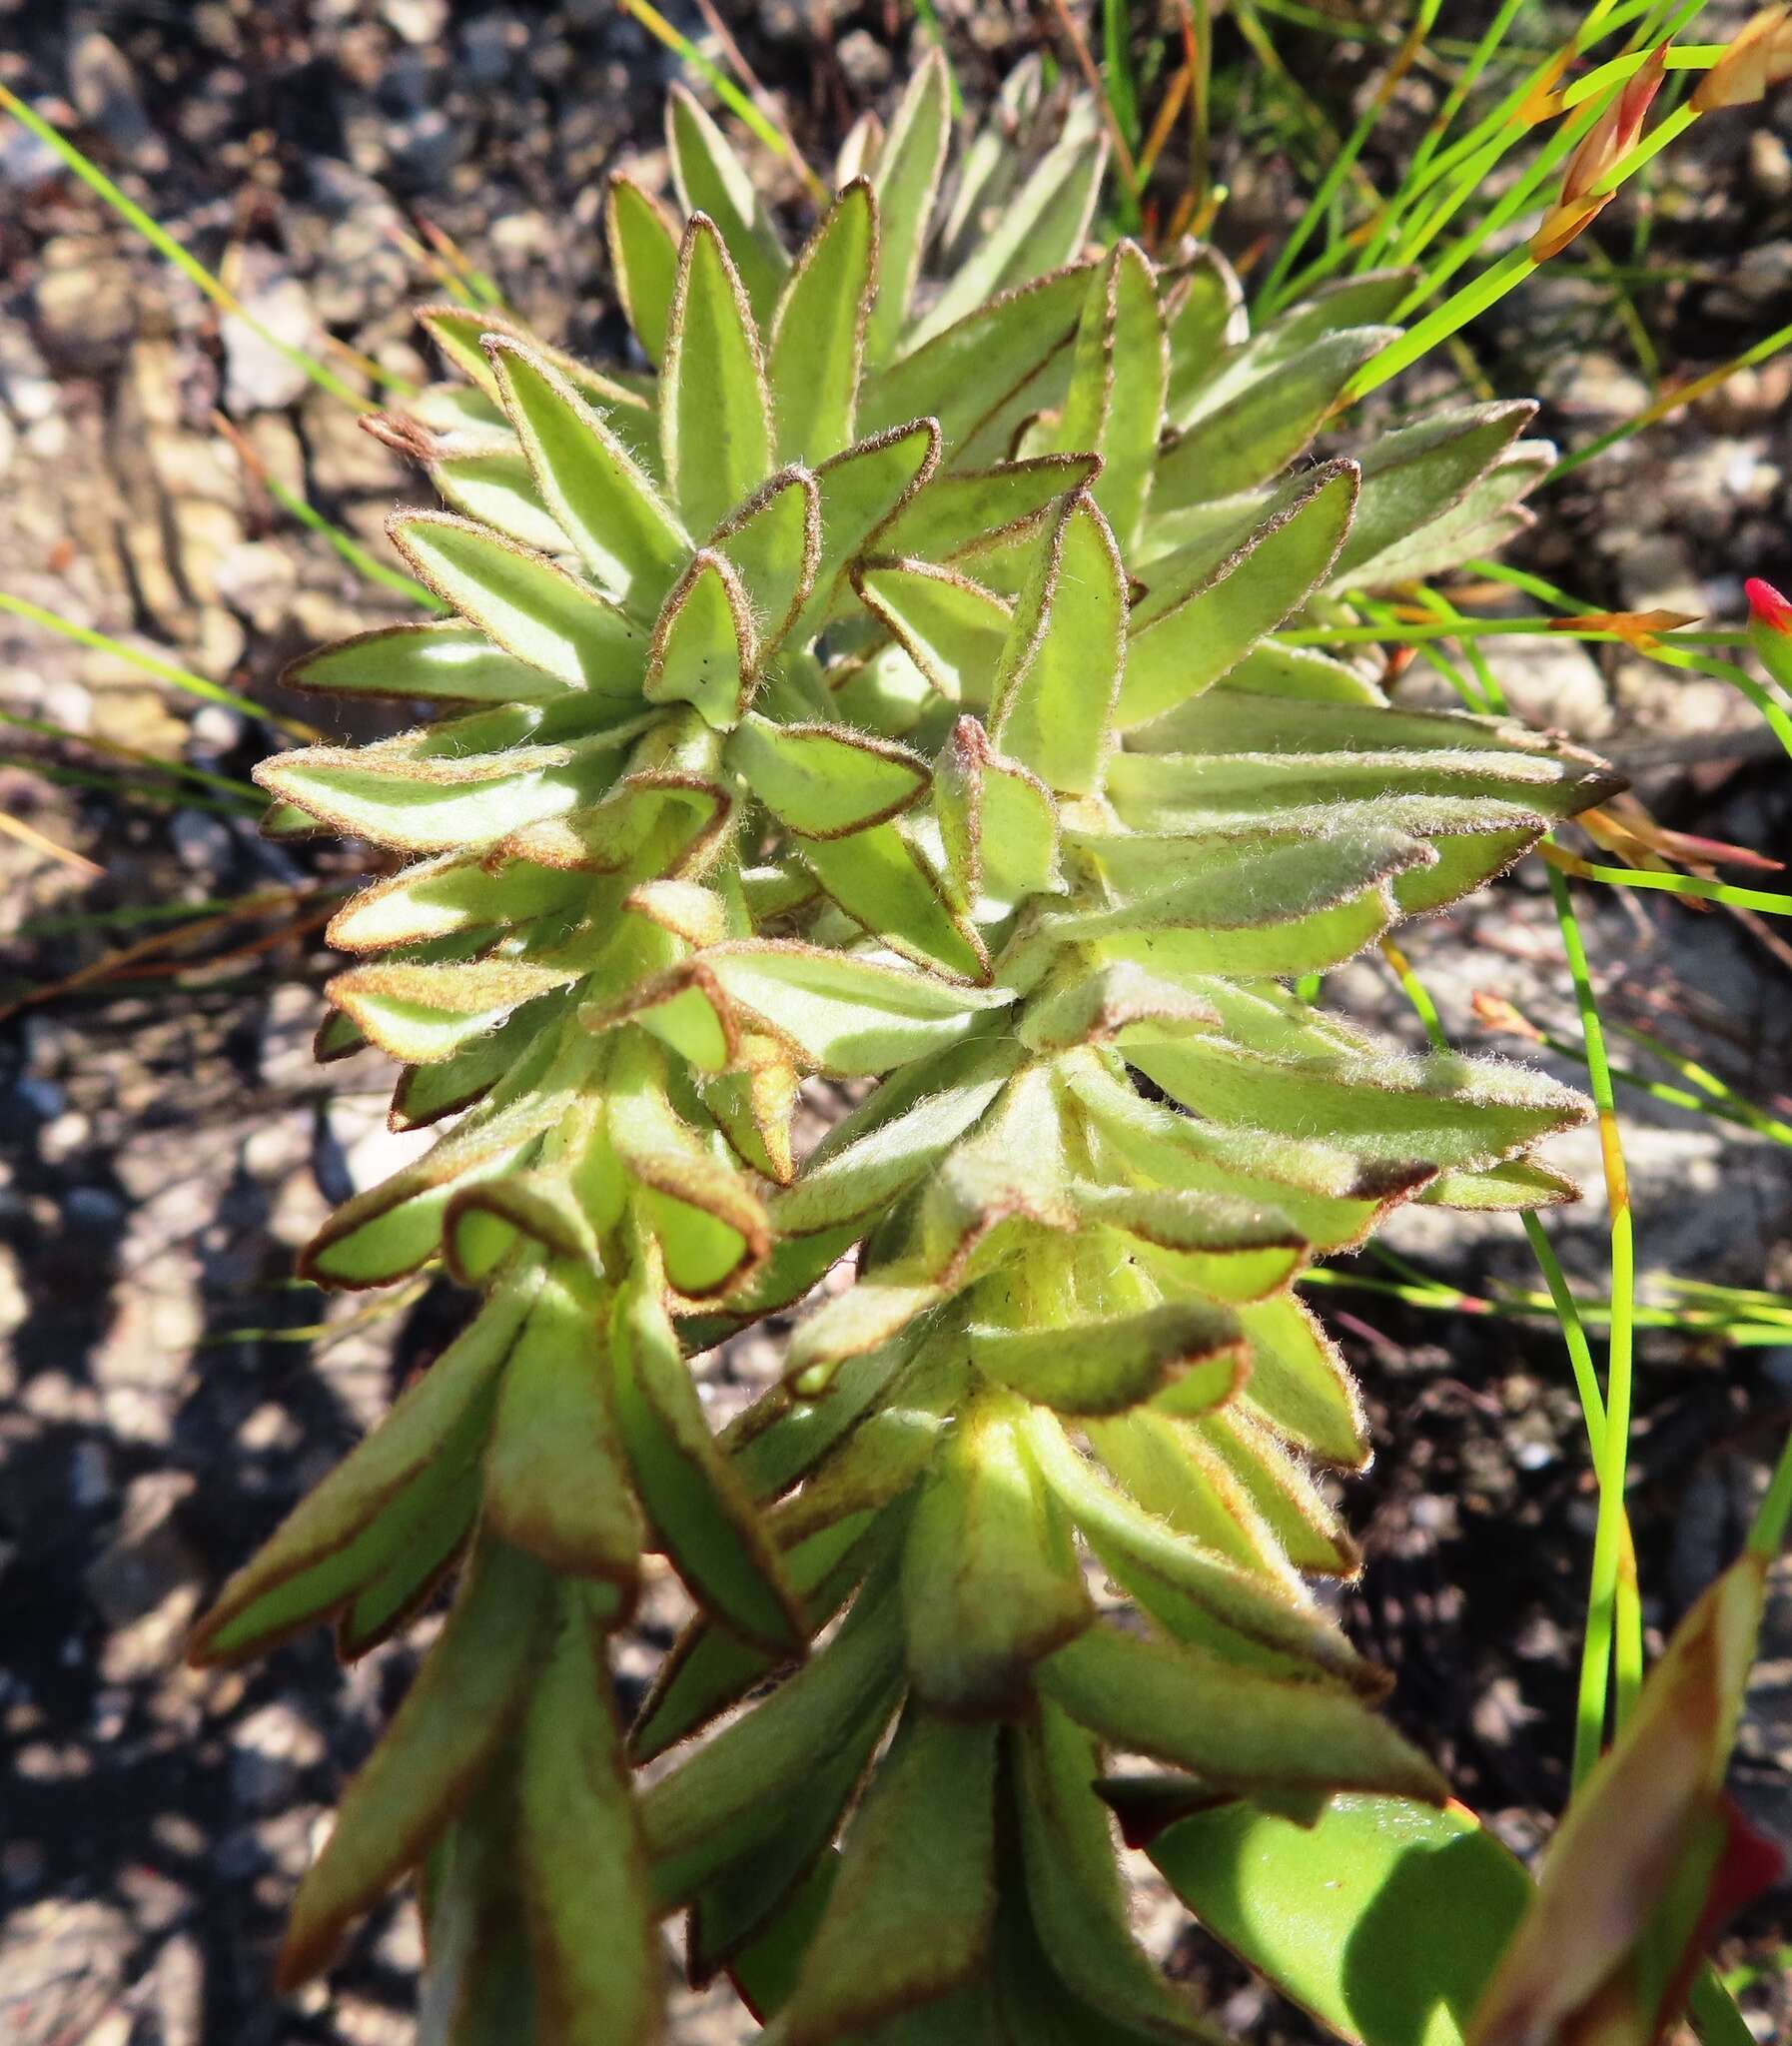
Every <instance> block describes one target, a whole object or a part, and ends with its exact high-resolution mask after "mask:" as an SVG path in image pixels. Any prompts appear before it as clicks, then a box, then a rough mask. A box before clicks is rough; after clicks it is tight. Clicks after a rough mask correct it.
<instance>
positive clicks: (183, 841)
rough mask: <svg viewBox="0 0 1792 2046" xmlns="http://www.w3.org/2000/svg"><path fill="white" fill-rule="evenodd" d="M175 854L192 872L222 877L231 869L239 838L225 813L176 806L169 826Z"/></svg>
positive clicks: (205, 875)
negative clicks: (226, 821)
mask: <svg viewBox="0 0 1792 2046" xmlns="http://www.w3.org/2000/svg"><path fill="white" fill-rule="evenodd" d="M168 836H169V838H170V840H171V841H172V842H173V845H174V851H175V857H176V858H177V859H178V860H179V861H180V863H181V865H182V866H184V867H185V868H186V869H187V871H188V872H189V873H190V874H199V875H202V876H203V877H204V878H205V879H206V880H208V881H221V880H223V879H224V877H225V875H226V874H227V873H228V871H229V869H230V866H231V862H232V858H233V855H234V853H235V850H236V840H235V839H234V838H233V837H232V836H231V829H230V826H229V825H228V824H227V823H225V821H224V819H223V818H222V817H215V816H213V815H212V814H211V812H210V811H209V810H176V811H175V813H174V818H173V820H172V822H171V823H170V824H169V827H168Z"/></svg>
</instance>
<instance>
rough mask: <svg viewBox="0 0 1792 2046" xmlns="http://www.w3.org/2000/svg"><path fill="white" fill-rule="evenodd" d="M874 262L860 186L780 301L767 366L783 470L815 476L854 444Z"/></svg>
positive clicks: (831, 217) (865, 188) (809, 249)
mask: <svg viewBox="0 0 1792 2046" xmlns="http://www.w3.org/2000/svg"><path fill="white" fill-rule="evenodd" d="M877 260H878V219H877V204H876V201H875V200H874V199H873V198H872V194H871V187H870V185H869V183H867V182H866V181H865V180H864V179H862V178H861V179H858V180H855V182H854V183H852V184H851V185H849V186H847V188H846V190H845V191H844V192H842V193H841V194H840V196H839V198H838V199H836V200H835V201H834V204H833V206H832V208H831V209H830V210H829V212H828V214H827V217H826V218H825V219H824V220H823V221H822V223H821V225H820V226H819V227H818V228H817V229H816V230H815V233H814V235H813V236H812V237H811V238H810V240H809V242H808V244H807V245H806V246H805V248H804V249H803V252H802V254H801V255H800V256H799V257H798V258H797V261H796V267H795V269H793V270H792V271H791V273H790V276H789V278H788V279H787V280H786V282H785V285H784V288H783V291H782V292H781V294H780V295H779V298H778V305H777V312H776V314H775V315H774V317H773V320H772V324H771V337H770V340H769V342H768V344H767V349H766V366H767V376H768V379H769V382H770V386H771V402H772V415H773V418H774V419H775V421H776V423H777V452H778V459H779V460H780V461H782V462H801V463H806V464H808V465H809V466H810V467H811V468H813V467H814V466H815V465H816V464H818V463H822V462H825V461H826V460H827V459H828V457H829V456H830V455H838V454H839V453H840V451H841V450H842V449H843V448H845V447H847V446H848V445H849V444H850V443H851V441H852V438H853V416H854V413H855V411H856V409H857V405H858V395H859V369H860V364H861V362H862V359H863V356H864V351H865V323H866V321H867V319H868V318H869V316H870V311H871V293H872V289H873V285H874V283H875V276H876V268H877Z"/></svg>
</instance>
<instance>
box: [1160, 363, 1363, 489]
mask: <svg viewBox="0 0 1792 2046" xmlns="http://www.w3.org/2000/svg"><path fill="white" fill-rule="evenodd" d="M1397 332H1398V330H1397V329H1394V328H1390V327H1357V328H1352V329H1349V330H1347V331H1345V332H1344V333H1342V334H1328V335H1325V336H1323V337H1322V338H1321V339H1320V340H1318V341H1315V342H1312V343H1310V344H1309V345H1308V346H1307V347H1306V348H1304V349H1302V350H1301V351H1300V352H1299V353H1298V354H1296V355H1292V356H1290V357H1288V358H1287V360H1286V361H1276V360H1274V359H1273V358H1272V359H1271V360H1270V361H1268V362H1265V361H1264V360H1263V358H1262V356H1261V354H1260V353H1259V350H1260V346H1261V344H1259V343H1251V344H1248V345H1247V347H1246V349H1245V351H1244V352H1243V355H1242V356H1241V359H1240V363H1239V365H1238V367H1237V369H1236V372H1235V373H1233V374H1226V373H1223V374H1222V375H1221V376H1220V377H1218V378H1216V379H1215V380H1214V381H1213V383H1211V384H1210V385H1209V386H1208V387H1207V388H1206V389H1205V390H1204V391H1203V392H1202V394H1201V396H1200V399H1199V401H1198V409H1197V411H1196V413H1195V416H1194V417H1193V418H1192V419H1190V420H1189V422H1188V423H1187V424H1186V425H1185V426H1184V428H1183V430H1182V432H1181V434H1180V435H1179V437H1178V438H1177V440H1176V441H1175V442H1173V443H1172V445H1171V446H1170V447H1169V448H1168V449H1167V450H1166V451H1165V453H1164V455H1163V457H1162V459H1161V460H1160V461H1159V463H1158V470H1157V480H1156V482H1155V484H1154V485H1153V487H1152V503H1153V505H1154V507H1156V508H1158V509H1160V510H1162V511H1165V512H1174V511H1176V510H1178V509H1179V508H1180V507H1182V506H1185V505H1199V504H1204V503H1206V502H1208V501H1209V500H1211V499H1215V498H1227V497H1231V496H1232V495H1233V494H1234V493H1235V492H1238V491H1249V490H1252V489H1254V488H1255V487H1256V486H1257V485H1259V484H1262V483H1267V482H1268V481H1269V480H1270V478H1271V477H1273V476H1276V475H1278V474H1279V473H1280V472H1281V471H1282V470H1284V469H1286V468H1287V466H1288V465H1289V464H1290V463H1291V462H1293V461H1294V459H1295V457H1296V456H1297V455H1299V454H1300V453H1301V451H1302V450H1303V449H1304V448H1305V447H1306V446H1307V445H1308V443H1309V442H1310V441H1311V440H1312V439H1313V437H1314V436H1315V435H1316V434H1317V433H1318V432H1319V430H1320V428H1321V427H1322V426H1323V425H1324V424H1325V421H1326V417H1327V415H1328V414H1329V413H1330V412H1331V411H1332V408H1333V407H1334V406H1335V405H1336V404H1337V403H1338V400H1339V398H1340V397H1341V396H1342V395H1343V392H1344V386H1345V385H1346V384H1348V382H1349V381H1350V379H1351V377H1352V376H1354V375H1355V373H1356V371H1357V370H1359V369H1360V368H1361V367H1362V365H1363V364H1364V363H1366V362H1367V361H1368V360H1369V358H1370V357H1371V356H1375V355H1379V353H1380V352H1381V350H1382V349H1383V348H1385V347H1386V346H1387V344H1388V342H1389V341H1391V340H1393V339H1394V338H1395V336H1396V334H1397Z"/></svg>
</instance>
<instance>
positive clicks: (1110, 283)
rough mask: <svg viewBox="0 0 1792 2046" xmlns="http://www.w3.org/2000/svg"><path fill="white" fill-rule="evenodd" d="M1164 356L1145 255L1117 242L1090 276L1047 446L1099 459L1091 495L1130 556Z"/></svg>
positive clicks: (1152, 448) (1164, 374)
mask: <svg viewBox="0 0 1792 2046" xmlns="http://www.w3.org/2000/svg"><path fill="white" fill-rule="evenodd" d="M1169 375H1170V357H1169V349H1168V343H1167V341H1166V338H1165V332H1164V322H1163V316H1162V314H1161V313H1160V311H1159V308H1158V285H1157V279H1156V277H1155V276H1154V274H1153V272H1152V267H1151V264H1150V262H1149V260H1148V259H1147V257H1146V256H1145V254H1144V252H1143V251H1142V250H1141V249H1139V248H1138V247H1137V246H1136V245H1135V244H1134V243H1132V242H1120V243H1117V244H1116V245H1115V247H1114V248H1113V249H1112V250H1111V251H1110V252H1109V254H1108V256H1107V258H1106V259H1105V260H1104V262H1103V263H1102V265H1101V267H1100V268H1099V269H1098V270H1097V271H1096V274H1095V278H1094V281H1093V282H1092V283H1091V285H1090V287H1089V296H1088V298H1087V300H1086V301H1085V302H1084V306H1083V316H1082V320H1081V323H1080V325H1079V326H1078V329H1077V339H1076V352H1075V357H1074V360H1073V363H1072V367H1071V375H1070V390H1069V392H1068V394H1067V396H1066V398H1065V402H1064V409H1063V412H1062V413H1061V415H1060V417H1059V420H1058V424H1057V426H1056V427H1055V428H1054V429H1053V440H1054V441H1055V443H1056V445H1057V447H1058V448H1059V449H1061V450H1064V451H1065V452H1067V453H1069V452H1077V451H1081V450H1088V451H1090V452H1092V453H1094V454H1097V455H1099V456H1100V457H1101V458H1102V469H1101V474H1100V475H1099V476H1098V477H1097V478H1096V480H1095V481H1094V483H1092V484H1091V485H1090V486H1089V494H1090V496H1091V497H1092V498H1094V500H1095V502H1096V504H1097V505H1098V506H1099V507H1100V508H1101V512H1102V516H1103V517H1104V518H1106V519H1107V521H1108V523H1109V525H1110V526H1111V527H1112V528H1113V531H1114V537H1115V539H1116V541H1117V542H1118V544H1119V547H1120V550H1121V552H1122V554H1123V555H1126V554H1130V553H1131V552H1132V550H1133V547H1134V544H1135V542H1136V540H1137V538H1138V535H1139V528H1140V524H1141V522H1142V520H1143V519H1144V516H1145V506H1146V500H1147V498H1148V497H1149V495H1150V492H1151V485H1152V474H1153V467H1154V464H1155V462H1156V459H1157V452H1158V437H1159V434H1160V432H1161V431H1162V423H1163V415H1164V392H1165V387H1166V384H1167V382H1168V379H1169Z"/></svg>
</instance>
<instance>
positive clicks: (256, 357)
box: [222, 272, 318, 416]
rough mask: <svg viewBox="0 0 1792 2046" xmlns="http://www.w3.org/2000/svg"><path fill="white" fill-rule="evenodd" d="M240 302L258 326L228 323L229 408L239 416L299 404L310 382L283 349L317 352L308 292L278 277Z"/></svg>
mask: <svg viewBox="0 0 1792 2046" xmlns="http://www.w3.org/2000/svg"><path fill="white" fill-rule="evenodd" d="M239 296H240V297H241V298H242V301H243V309H244V311H245V312H246V313H248V314H249V316H250V318H251V319H252V320H253V321H254V322H255V325H254V326H250V325H249V324H248V323H247V322H245V321H243V320H239V319H238V318H237V317H236V316H235V315H234V314H232V315H229V316H228V317H227V318H226V319H225V321H224V323H223V328H222V332H223V336H224V398H225V403H226V405H227V406H228V407H229V408H230V410H231V412H232V413H233V414H236V415H239V416H240V415H242V414H244V413H252V412H276V411H279V410H280V409H281V408H282V407H283V406H289V405H293V404H296V403H297V402H298V400H299V399H301V398H302V397H303V396H304V395H305V391H306V388H307V386H308V385H309V383H310V381H311V380H310V379H309V378H308V377H307V375H306V373H305V371H304V369H303V368H302V367H301V366H300V365H299V364H297V363H295V362H294V361H293V360H292V358H291V357H290V356H288V355H286V354H284V353H283V352H282V350H281V348H280V347H279V345H278V344H280V343H282V342H284V343H285V344H286V345H287V347H288V348H294V349H301V350H304V351H305V352H306V353H307V354H315V352H316V349H317V344H318V320H317V315H316V313H315V312H314V310H313V308H312V303H311V300H310V298H309V296H308V295H307V293H306V290H305V287H304V286H303V285H302V284H301V283H300V282H299V280H298V279H297V278H296V277H291V276H288V275H285V274H284V273H280V272H275V273H273V274H271V275H268V276H266V277H264V278H263V280H262V281H261V282H260V283H259V284H258V285H257V286H256V287H255V288H254V289H253V290H251V291H249V292H247V293H246V294H240V295H239ZM258 329H259V330H261V331H259V332H258Z"/></svg>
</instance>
